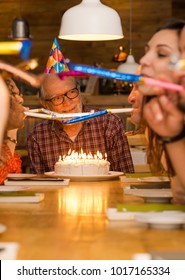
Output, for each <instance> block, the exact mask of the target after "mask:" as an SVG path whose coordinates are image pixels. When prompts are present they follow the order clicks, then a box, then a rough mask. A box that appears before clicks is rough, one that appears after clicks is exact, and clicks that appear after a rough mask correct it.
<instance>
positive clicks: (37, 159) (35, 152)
mask: <svg viewBox="0 0 185 280" xmlns="http://www.w3.org/2000/svg"><path fill="white" fill-rule="evenodd" d="M85 111H87V110H85ZM88 111H89V110H88ZM124 133H125V128H124V124H123V122H122V120H121V119H120V118H119V117H118V116H116V115H114V114H107V115H102V116H100V117H96V118H93V119H90V120H88V121H85V122H84V123H83V126H82V129H81V130H80V132H79V133H78V135H77V136H76V138H75V140H74V142H73V141H72V140H71V139H70V138H69V136H68V135H67V134H66V132H65V131H64V130H63V128H62V125H61V124H60V123H59V122H57V121H51V120H44V121H41V122H40V123H38V124H37V125H36V126H35V127H34V129H33V131H32V133H31V134H30V135H29V136H28V139H27V147H28V154H29V158H30V171H31V172H32V173H37V174H43V173H44V172H48V171H53V170H54V165H55V163H56V162H57V161H58V159H59V156H60V155H61V156H63V155H67V154H68V151H69V149H71V151H73V150H75V151H76V152H80V151H81V149H83V152H85V153H89V152H91V153H92V154H95V153H96V152H97V151H99V152H101V153H102V154H103V155H104V154H105V153H106V154H107V160H108V161H109V162H110V170H111V171H121V172H127V173H133V172H134V167H133V163H132V158H131V154H130V149H129V145H128V142H127V138H126V136H125V135H124Z"/></svg>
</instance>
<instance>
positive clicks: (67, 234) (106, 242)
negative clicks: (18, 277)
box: [0, 180, 185, 260]
mask: <svg viewBox="0 0 185 280" xmlns="http://www.w3.org/2000/svg"><path fill="white" fill-rule="evenodd" d="M33 189H34V190H36V191H37V192H44V193H45V199H44V201H43V202H41V203H38V204H23V203H17V204H13V203H12V204H9V203H4V204H0V223H2V224H5V225H6V226H7V231H6V232H4V233H3V234H0V242H18V243H19V245H20V249H19V253H18V257H17V258H18V259H23V260H34V259H38V260H46V259H58V260H59V259H61V260H63V259H65V260H71V259H74V260H76V259H80V260H81V259H86V260H90V259H96V260H100V259H106V260H111V259H112V260H121V259H128V260H129V259H132V258H133V254H135V253H144V252H150V251H156V250H160V251H181V252H182V251H185V242H184V241H185V231H184V230H154V229H153V230H152V229H148V228H145V227H142V226H141V227H138V226H136V225H135V224H134V222H129V221H108V220H107V218H106V209H107V207H115V206H116V205H117V203H122V202H128V203H142V200H141V199H139V198H130V197H124V195H123V183H121V182H120V181H118V180H115V181H101V182H70V185H69V186H68V187H47V186H46V187H43V186H42V187H38V186H37V187H34V188H33Z"/></svg>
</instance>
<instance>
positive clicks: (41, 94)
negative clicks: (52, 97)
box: [38, 74, 80, 100]
mask: <svg viewBox="0 0 185 280" xmlns="http://www.w3.org/2000/svg"><path fill="white" fill-rule="evenodd" d="M50 75H53V74H45V78H44V81H45V80H47V78H48V77H49V76H50ZM58 77H59V76H58ZM70 78H71V79H72V80H73V81H74V83H75V85H76V86H77V87H80V85H79V83H78V82H77V81H76V80H75V78H74V77H71V76H70ZM44 81H43V83H42V84H41V87H40V89H39V92H38V94H39V98H40V99H41V100H44V99H45V93H46V90H45V83H44ZM79 90H80V89H79Z"/></svg>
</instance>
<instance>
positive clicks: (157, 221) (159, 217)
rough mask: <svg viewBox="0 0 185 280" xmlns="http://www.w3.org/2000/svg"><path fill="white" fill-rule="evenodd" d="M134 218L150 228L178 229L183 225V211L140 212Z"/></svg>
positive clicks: (184, 217)
mask: <svg viewBox="0 0 185 280" xmlns="http://www.w3.org/2000/svg"><path fill="white" fill-rule="evenodd" d="M134 219H135V220H136V221H137V222H139V223H142V224H146V225H148V227H149V228H152V229H180V228H183V227H184V225H185V213H184V212H179V211H164V212H158V213H154V212H153V213H141V214H136V215H135V217H134Z"/></svg>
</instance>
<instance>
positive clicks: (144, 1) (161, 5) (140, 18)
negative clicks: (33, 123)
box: [0, 0, 183, 73]
mask: <svg viewBox="0 0 185 280" xmlns="http://www.w3.org/2000/svg"><path fill="white" fill-rule="evenodd" d="M174 1H175V0H174ZM178 1H179V0H178ZM182 1H183V0H182ZM80 2H81V1H80V0H70V1H68V0H24V1H23V0H21V1H20V0H1V1H0V23H1V24H0V40H1V41H5V40H9V38H8V35H9V34H10V30H11V23H12V21H13V19H14V18H15V17H17V16H18V15H19V14H20V3H21V15H22V16H24V17H25V18H26V19H27V21H28V22H29V25H30V33H31V35H32V51H31V57H38V58H39V63H40V65H39V68H37V69H36V70H35V72H36V73H39V72H42V71H43V69H44V67H45V64H46V61H47V59H48V55H49V51H50V49H51V46H52V42H53V39H54V37H57V36H58V32H59V27H60V21H61V16H62V15H63V13H64V12H65V11H66V10H67V9H69V8H70V7H72V6H74V5H77V4H79V3H80ZM129 2H130V1H129V0H102V3H104V4H106V5H108V6H110V7H112V8H114V9H116V10H117V11H118V13H119V15H120V16H121V19H122V25H123V32H124V39H122V40H117V41H107V42H75V41H65V40H58V42H59V44H60V46H61V49H62V52H63V54H64V56H65V57H66V58H67V57H68V58H70V59H71V61H72V62H74V63H85V64H94V63H102V65H103V66H104V67H106V68H116V67H117V66H118V65H117V63H115V62H113V61H112V57H113V55H114V54H115V53H116V52H118V51H119V46H120V45H123V46H124V47H125V50H126V52H128V51H129V11H130V10H129ZM132 5H133V11H132V15H133V18H132V39H133V43H132V45H133V54H134V56H135V58H136V60H137V62H138V61H139V58H140V57H141V56H142V54H143V50H144V45H145V43H146V42H147V40H148V39H149V38H150V36H151V35H152V33H153V32H154V31H155V29H156V28H157V27H158V25H159V23H160V22H161V21H162V20H163V19H164V15H165V18H168V17H171V16H172V0H163V1H161V0H150V1H148V0H132ZM176 13H177V6H176ZM82 16H83V15H82ZM176 16H177V15H176ZM74 24H75V19H74ZM0 59H2V60H5V61H7V62H9V63H12V64H16V63H18V62H20V58H19V57H18V56H2V55H1V56H0Z"/></svg>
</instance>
